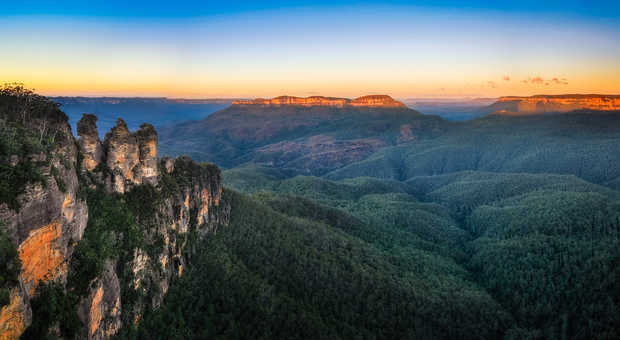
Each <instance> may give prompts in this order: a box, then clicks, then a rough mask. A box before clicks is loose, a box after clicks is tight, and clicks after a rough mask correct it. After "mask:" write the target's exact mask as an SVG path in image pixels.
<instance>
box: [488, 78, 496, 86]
mask: <svg viewBox="0 0 620 340" xmlns="http://www.w3.org/2000/svg"><path fill="white" fill-rule="evenodd" d="M487 86H489V87H491V88H496V87H497V84H496V83H495V82H494V81H492V80H489V81H487Z"/></svg>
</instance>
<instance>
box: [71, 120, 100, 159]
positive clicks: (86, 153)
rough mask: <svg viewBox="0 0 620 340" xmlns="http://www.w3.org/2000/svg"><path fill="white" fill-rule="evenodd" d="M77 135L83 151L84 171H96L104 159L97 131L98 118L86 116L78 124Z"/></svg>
mask: <svg viewBox="0 0 620 340" xmlns="http://www.w3.org/2000/svg"><path fill="white" fill-rule="evenodd" d="M77 134H78V136H79V137H80V139H79V140H78V143H79V146H80V150H81V151H82V156H83V159H82V169H84V170H87V171H92V170H94V169H95V168H96V167H97V166H98V165H99V164H100V163H101V161H102V159H103V148H102V146H101V141H100V140H99V132H98V131H97V116H95V115H91V114H85V115H83V116H82V119H80V121H79V122H78V124H77Z"/></svg>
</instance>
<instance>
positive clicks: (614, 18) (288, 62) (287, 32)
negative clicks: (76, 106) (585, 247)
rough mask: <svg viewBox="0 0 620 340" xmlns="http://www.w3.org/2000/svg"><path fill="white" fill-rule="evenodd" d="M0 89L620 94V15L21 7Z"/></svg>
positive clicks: (496, 6)
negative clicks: (14, 85)
mask: <svg viewBox="0 0 620 340" xmlns="http://www.w3.org/2000/svg"><path fill="white" fill-rule="evenodd" d="M0 27H2V29H0V46H3V51H4V52H3V53H2V54H0V82H8V81H21V82H25V83H26V85H27V86H30V87H34V88H35V89H37V90H39V91H40V92H42V93H45V94H53V95H56V94H61V95H71V94H80V95H145V96H182V97H222V96H230V97H258V96H265V97H269V96H276V95H280V94H290V95H300V96H306V95H315V94H323V95H334V96H349V97H353V96H358V95H363V94H370V93H378V92H382V93H388V94H392V95H394V96H396V97H399V98H404V97H414V96H457V97H458V96H497V95H528V94H536V93H567V92H578V93H585V92H603V93H618V92H620V1H598V2H593V1H570V0H569V1H542V0H539V1H489V2H483V1H417V2H405V1H384V2H370V1H337V0H336V1H322V0H318V1H298V2H290V1H261V2H258V1H243V2H241V1H217V2H216V1H123V2H120V1H119V2H115V1H84V0H82V1H12V2H7V3H3V4H2V6H0Z"/></svg>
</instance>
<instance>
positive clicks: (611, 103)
mask: <svg viewBox="0 0 620 340" xmlns="http://www.w3.org/2000/svg"><path fill="white" fill-rule="evenodd" d="M490 108H492V109H493V110H494V111H495V112H499V113H516V114H536V113H566V112H571V111H576V110H595V111H617V110H620V95H600V94H584V95H580V94H566V95H537V96H531V97H501V98H499V100H498V101H497V102H496V103H495V104H493V105H491V106H490Z"/></svg>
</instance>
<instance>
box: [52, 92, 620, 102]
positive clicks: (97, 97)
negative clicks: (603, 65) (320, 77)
mask: <svg viewBox="0 0 620 340" xmlns="http://www.w3.org/2000/svg"><path fill="white" fill-rule="evenodd" d="M283 96H287V97H296V98H310V97H325V98H342V99H351V98H348V97H336V96H329V95H310V96H305V97H304V96H292V95H279V96H274V97H267V96H255V97H252V96H248V97H166V96H109V95H101V96H99V95H93V96H86V95H53V96H45V97H47V98H50V99H54V98H83V99H164V100H171V101H174V100H177V101H180V100H183V101H234V100H253V99H273V98H278V97H283ZM363 96H365V95H362V96H360V97H363ZM388 96H390V95H389V94H388ZM541 96H549V97H559V96H610V97H611V96H620V94H611V93H566V94H535V95H523V96H520V95H501V96H437V97H433V96H428V95H427V96H419V97H416V96H411V97H392V98H394V99H397V100H401V101H411V100H435V101H450V100H497V99H499V98H506V97H513V98H527V97H541ZM390 97H391V96H390ZM356 98H358V97H356Z"/></svg>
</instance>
